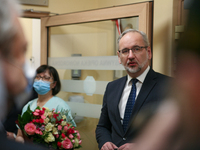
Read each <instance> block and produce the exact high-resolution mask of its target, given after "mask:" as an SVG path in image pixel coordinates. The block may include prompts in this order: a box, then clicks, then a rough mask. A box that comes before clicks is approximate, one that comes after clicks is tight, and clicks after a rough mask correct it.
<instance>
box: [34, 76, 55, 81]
mask: <svg viewBox="0 0 200 150" xmlns="http://www.w3.org/2000/svg"><path fill="white" fill-rule="evenodd" d="M35 79H36V80H40V79H42V80H43V81H49V80H50V79H52V77H47V76H44V77H41V76H36V77H35Z"/></svg>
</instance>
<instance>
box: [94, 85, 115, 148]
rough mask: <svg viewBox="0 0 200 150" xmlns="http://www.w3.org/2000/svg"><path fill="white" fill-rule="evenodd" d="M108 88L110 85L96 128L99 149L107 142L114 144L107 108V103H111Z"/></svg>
mask: <svg viewBox="0 0 200 150" xmlns="http://www.w3.org/2000/svg"><path fill="white" fill-rule="evenodd" d="M108 87H109V84H108V85H107V88H106V91H105V94H104V98H103V105H102V109H101V115H100V118H99V123H98V125H97V128H96V140H97V143H98V144H99V149H101V147H102V146H103V145H104V144H105V143H106V142H112V138H111V128H112V124H111V122H110V118H109V114H108V107H107V102H108V101H109V100H108V99H107V94H108V93H109V90H108V89H109V88H108Z"/></svg>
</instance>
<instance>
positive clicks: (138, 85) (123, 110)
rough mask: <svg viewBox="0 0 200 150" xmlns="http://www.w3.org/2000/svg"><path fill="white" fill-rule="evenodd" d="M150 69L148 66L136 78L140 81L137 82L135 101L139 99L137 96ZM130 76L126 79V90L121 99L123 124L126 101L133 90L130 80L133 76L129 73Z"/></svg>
mask: <svg viewBox="0 0 200 150" xmlns="http://www.w3.org/2000/svg"><path fill="white" fill-rule="evenodd" d="M149 69H150V67H149V66H148V67H147V68H146V70H145V71H144V72H143V73H142V74H141V75H140V76H138V77H137V78H136V79H138V82H137V83H136V97H135V101H136V100H137V96H138V94H139V92H140V89H141V87H142V84H143V82H144V79H145V77H146V75H147V73H148V72H149ZM127 76H128V79H127V81H126V84H125V87H124V91H123V93H122V97H121V99H120V102H119V113H120V118H121V123H122V124H123V118H124V113H125V109H126V103H127V101H128V97H129V94H130V92H131V87H132V83H131V82H130V81H131V79H132V78H131V77H130V76H129V75H127Z"/></svg>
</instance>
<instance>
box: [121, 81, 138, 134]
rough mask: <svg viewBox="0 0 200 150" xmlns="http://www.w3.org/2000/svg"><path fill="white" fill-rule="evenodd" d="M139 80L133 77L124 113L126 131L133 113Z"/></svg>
mask: <svg viewBox="0 0 200 150" xmlns="http://www.w3.org/2000/svg"><path fill="white" fill-rule="evenodd" d="M137 81H138V80H137V79H132V88H131V92H130V94H129V97H128V101H127V103H126V109H125V113H124V120H123V129H124V131H126V128H127V126H128V123H129V120H130V117H131V114H132V110H133V106H134V103H135V97H136V86H135V84H136V82H137Z"/></svg>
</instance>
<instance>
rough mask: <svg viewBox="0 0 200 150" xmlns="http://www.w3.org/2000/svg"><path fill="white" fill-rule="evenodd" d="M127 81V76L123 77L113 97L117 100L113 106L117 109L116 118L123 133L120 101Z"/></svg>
mask: <svg viewBox="0 0 200 150" xmlns="http://www.w3.org/2000/svg"><path fill="white" fill-rule="evenodd" d="M126 81H127V76H126V77H124V78H122V80H121V81H120V82H119V83H118V86H117V87H116V90H115V92H116V96H115V98H114V97H113V99H116V102H115V103H113V108H114V109H115V114H116V115H115V120H116V123H117V126H118V127H119V131H120V132H121V134H124V130H123V127H122V124H121V118H120V113H119V102H120V99H121V96H122V93H123V90H124V86H125V84H126Z"/></svg>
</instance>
